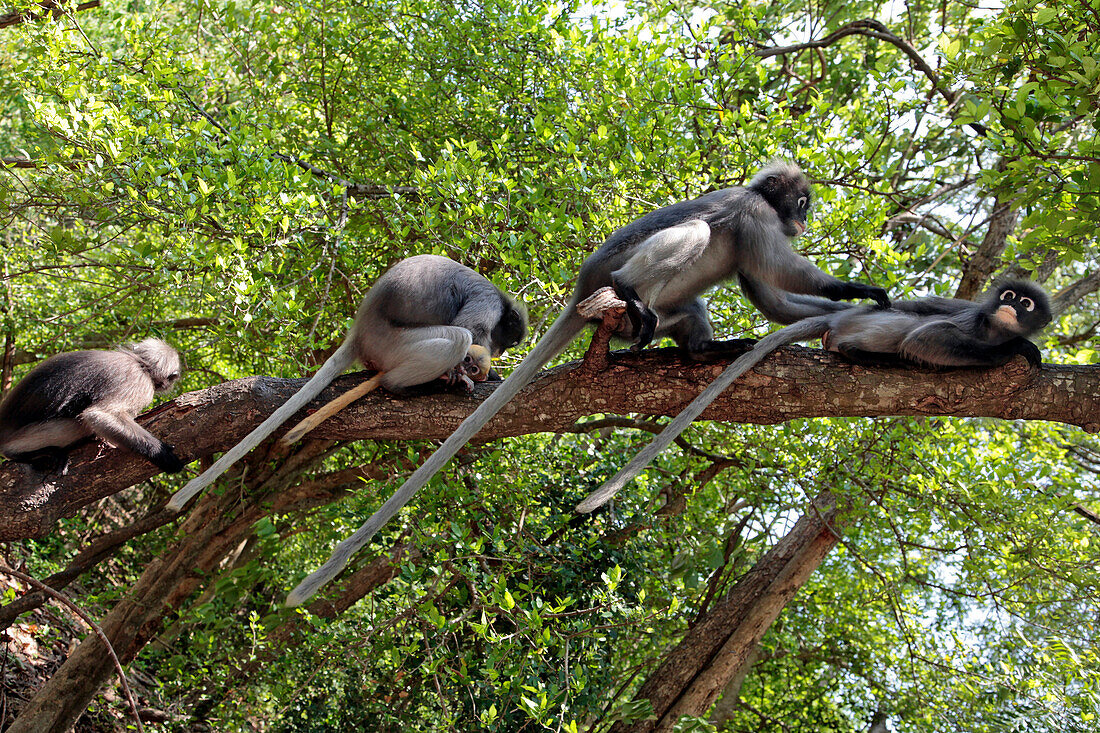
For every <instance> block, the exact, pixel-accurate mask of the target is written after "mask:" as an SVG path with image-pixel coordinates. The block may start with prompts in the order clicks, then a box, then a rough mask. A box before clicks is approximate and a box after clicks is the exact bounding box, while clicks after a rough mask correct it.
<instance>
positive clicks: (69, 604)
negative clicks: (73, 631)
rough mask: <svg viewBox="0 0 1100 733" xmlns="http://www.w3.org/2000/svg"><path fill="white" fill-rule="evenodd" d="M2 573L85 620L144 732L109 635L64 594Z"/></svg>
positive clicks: (8, 571) (8, 570) (24, 577)
mask: <svg viewBox="0 0 1100 733" xmlns="http://www.w3.org/2000/svg"><path fill="white" fill-rule="evenodd" d="M0 573H6V574H7V575H10V576H12V577H13V578H18V579H19V580H22V581H23V582H24V583H26V584H27V585H30V586H33V587H35V588H37V589H38V590H39V591H40V592H42V593H45V594H46V595H48V596H53V598H54V599H56V600H57V601H58V602H60V603H61V604H62V605H64V606H65V607H66V608H68V609H69V610H70V611H72V612H73V613H75V614H76V615H77V616H79V617H80V618H81V619H83V620H84V623H86V624H88V626H89V627H90V628H91V629H92V631H93V632H95V635H96V636H98V637H99V640H100V641H101V642H103V646H105V647H107V653H108V654H110V655H111V661H112V662H114V663H115V670H116V671H117V672H118V681H119V683H120V684H121V685H122V692H123V694H125V695H126V702H128V703H130V712H132V713H133V714H134V722H135V723H136V724H137V729H138V731H139V733H140V732H141V731H144V730H145V728H144V727H143V726H142V725H141V717H139V716H138V709H137V703H135V702H134V694H133V693H132V692H130V685H129V683H128V682H126V673H125V672H123V671H122V664H121V663H120V662H119V661H118V655H117V654H115V649H114V647H113V646H111V642H110V641H108V640H107V635H106V634H104V633H103V629H101V628H99V624H97V623H96V622H95V621H93V620H92V617H91V616H90V615H88V613H87V611H85V610H84V609H82V608H81V607H80V606H78V605H76V604H75V603H73V602H72V601H70V600H69V599H68V598H66V597H65V595H64V594H62V593H58V592H57V591H55V590H54V589H53V588H51V587H50V586H48V585H46V584H45V583H42V582H39V581H37V580H35V579H34V578H32V577H31V576H29V575H27V574H26V573H21V572H19V571H18V570H12V569H11V568H3V567H0Z"/></svg>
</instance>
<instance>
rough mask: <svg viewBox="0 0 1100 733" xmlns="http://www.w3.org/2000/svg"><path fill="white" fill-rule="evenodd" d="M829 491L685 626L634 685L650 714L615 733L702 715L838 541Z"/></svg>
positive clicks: (666, 726)
mask: <svg viewBox="0 0 1100 733" xmlns="http://www.w3.org/2000/svg"><path fill="white" fill-rule="evenodd" d="M839 512H840V508H838V506H837V501H836V499H835V497H833V495H832V494H831V493H829V492H823V493H821V494H819V495H818V496H817V498H815V499H814V501H813V505H812V507H811V510H810V511H809V512H807V513H806V514H805V515H803V516H802V518H801V519H799V520H798V522H797V523H796V524H795V526H794V529H792V530H791V531H790V532H789V533H788V534H787V535H786V536H785V537H784V538H783V539H781V540H780V541H779V542H778V543H776V545H775V547H773V548H772V549H771V550H769V551H768V553H767V554H766V555H764V557H763V558H761V560H760V561H759V562H758V563H757V564H756V565H755V566H754V567H753V569H752V570H750V571H749V572H748V573H747V574H746V575H745V577H744V578H742V580H741V581H740V582H739V583H738V584H737V585H736V586H734V588H733V590H731V591H730V593H729V595H728V596H727V597H726V598H725V599H724V600H723V601H722V602H721V603H719V604H717V605H715V606H714V608H713V609H711V611H710V612H709V613H708V614H707V615H706V616H704V617H703V618H702V619H701V620H700V621H699V622H698V623H696V624H695V625H694V626H693V627H692V628H691V629H689V630H688V632H687V635H686V636H685V637H684V639H683V641H681V642H680V644H679V645H677V646H676V648H675V649H673V650H672V651H671V652H669V653H668V654H667V655H666V656H665V658H664V660H663V661H662V662H661V664H660V666H659V667H658V668H657V669H656V670H655V671H654V672H653V674H651V675H650V676H649V678H648V679H647V680H646V681H645V682H644V683H643V684H642V687H641V689H639V690H638V693H637V695H636V696H635V698H636V699H646V700H649V702H650V704H651V705H652V706H653V711H654V713H656V716H657V718H656V720H644V721H636V722H632V723H616V724H615V725H614V726H613V727H612V728H611V730H612V731H613V733H628V732H629V733H650V732H651V731H652V732H657V731H670V730H672V728H673V726H674V725H675V723H676V721H677V720H679V719H680V717H682V716H684V715H691V716H696V717H699V716H702V715H705V714H706V712H707V710H708V709H709V708H710V706H711V705H713V704H714V701H715V699H716V698H717V697H718V694H719V693H720V692H721V691H722V690H723V689H725V687H726V686H727V685H728V684H729V682H730V680H732V679H734V678H735V677H736V676H737V675H738V674H739V673H741V672H742V670H743V669H744V668H745V667H746V666H748V665H751V664H752V658H753V652H754V650H755V649H756V647H757V645H758V644H759V643H760V640H761V639H762V638H763V637H764V633H765V632H766V631H767V630H768V628H769V627H770V626H771V625H772V623H773V622H774V621H775V619H776V618H777V617H778V616H779V612H780V611H782V610H783V607H784V606H786V605H787V603H788V602H789V601H790V600H791V598H793V597H794V594H795V593H796V592H797V591H798V589H799V588H801V587H802V585H803V584H805V582H806V581H807V580H808V579H809V577H810V574H811V573H813V571H814V570H815V569H817V566H818V565H820V564H821V561H822V560H823V559H824V558H825V556H826V555H828V554H829V551H830V550H832V549H833V547H834V546H835V545H836V543H837V541H838V539H839V535H838V534H837V533H838V532H839V531H840V529H841V528H842V527H843V526H844V524H845V520H844V519H843V517H839V518H838V514H839Z"/></svg>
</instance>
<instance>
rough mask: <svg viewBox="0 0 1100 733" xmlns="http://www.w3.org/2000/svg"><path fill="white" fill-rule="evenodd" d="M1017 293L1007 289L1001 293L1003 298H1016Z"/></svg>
mask: <svg viewBox="0 0 1100 733" xmlns="http://www.w3.org/2000/svg"><path fill="white" fill-rule="evenodd" d="M1015 298H1016V293H1015V292H1014V291H1012V290H1006V291H1004V292H1003V293H1001V300H1015Z"/></svg>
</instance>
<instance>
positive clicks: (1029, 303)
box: [1020, 298, 1035, 313]
mask: <svg viewBox="0 0 1100 733" xmlns="http://www.w3.org/2000/svg"><path fill="white" fill-rule="evenodd" d="M1020 305H1022V306H1023V307H1024V310H1026V311H1027V312H1028V313H1030V312H1031V311H1033V310H1035V301H1034V300H1032V299H1031V298H1020Z"/></svg>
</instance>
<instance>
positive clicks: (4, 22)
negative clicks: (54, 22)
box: [0, 0, 100, 28]
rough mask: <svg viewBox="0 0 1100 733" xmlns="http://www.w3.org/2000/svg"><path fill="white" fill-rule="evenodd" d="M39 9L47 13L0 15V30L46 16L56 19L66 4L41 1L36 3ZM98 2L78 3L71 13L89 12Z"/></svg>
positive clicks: (58, 0)
mask: <svg viewBox="0 0 1100 733" xmlns="http://www.w3.org/2000/svg"><path fill="white" fill-rule="evenodd" d="M38 5H39V7H41V8H42V9H43V10H47V11H49V12H48V13H19V12H11V13H4V14H3V15H0V28H7V27H8V26H12V25H19V24H21V23H25V22H27V21H28V20H41V19H42V18H45V17H46V16H47V15H51V16H53V17H54V18H57V17H59V16H61V15H63V14H64V13H65V10H66V7H65V6H66V3H65V2H62V0H42V2H40V3H38ZM99 5H100V0H90V2H85V3H80V4H79V5H77V6H76V7H74V8H71V9H72V10H73V12H77V13H79V12H80V11H81V10H91V9H92V8H98V7H99Z"/></svg>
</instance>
